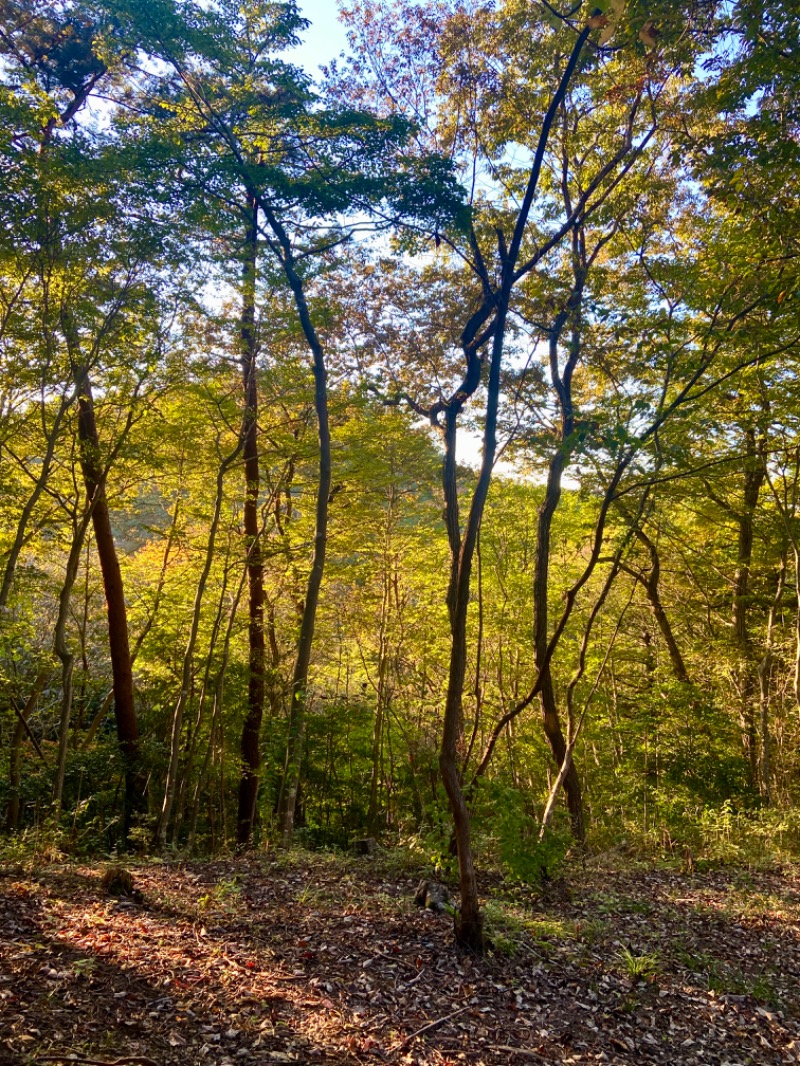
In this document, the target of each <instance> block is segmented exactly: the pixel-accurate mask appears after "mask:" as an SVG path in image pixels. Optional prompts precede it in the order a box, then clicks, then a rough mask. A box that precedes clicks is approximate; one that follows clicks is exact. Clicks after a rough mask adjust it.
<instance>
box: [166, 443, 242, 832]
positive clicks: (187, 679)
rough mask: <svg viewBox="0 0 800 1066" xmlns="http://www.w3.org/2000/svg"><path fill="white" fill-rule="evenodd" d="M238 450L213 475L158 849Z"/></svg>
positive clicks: (170, 801) (172, 795) (168, 816)
mask: <svg viewBox="0 0 800 1066" xmlns="http://www.w3.org/2000/svg"><path fill="white" fill-rule="evenodd" d="M241 449H242V435H240V437H239V440H238V441H237V444H236V447H235V448H234V450H233V451H232V452H230V453H229V454H228V455H226V456H225V458H224V459H223V460H222V462H221V463H220V465H219V469H218V471H217V480H216V494H215V497H214V513H213V515H212V517H211V525H210V527H209V531H208V542H207V544H206V557H205V560H204V562H203V569H202V571H201V573H200V579H199V581H198V583H197V590H196V592H195V597H194V606H193V609H192V621H191V625H190V628H189V639H188V640H187V642H186V650H185V652H184V655H183V669H182V671H181V690H180V693H179V695H178V701H177V703H176V704H175V710H174V712H173V715H172V732H171V740H170V754H169V766H168V768H167V780H166V783H165V785H164V802H163V804H162V807H161V815H160V817H159V820H158V825H157V827H156V833H155V839H156V842H157V843H158V844H159V845H160V846H161V847H163V846H164V844H165V843H166V840H167V832H168V830H169V824H170V819H171V817H172V808H173V804H174V802H175V791H176V788H177V784H178V768H179V765H180V753H181V735H182V732H183V716H184V712H185V710H186V706H187V704H188V702H189V696H190V692H191V685H192V678H193V677H194V652H195V647H196V645H197V635H198V633H199V631H200V619H201V617H202V612H203V599H204V597H205V593H206V585H207V584H208V575H209V574H210V573H211V567H212V566H213V563H214V548H215V547H216V543H217V530H218V529H219V520H220V515H221V514H222V500H223V495H224V491H225V474H226V472H227V471H228V470H229V469H230V467H231V465H232V464H233V463H234V462H235V460H236V458H237V456H238V455H239V452H240V451H241Z"/></svg>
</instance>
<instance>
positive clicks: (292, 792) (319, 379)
mask: <svg viewBox="0 0 800 1066" xmlns="http://www.w3.org/2000/svg"><path fill="white" fill-rule="evenodd" d="M284 267H285V269H286V273H287V278H288V279H289V283H290V285H291V287H292V292H293V294H294V298H295V304H296V306H297V309H298V314H299V317H300V323H301V325H302V327H303V332H304V334H305V337H306V341H307V342H308V346H309V348H310V350H311V354H312V359H313V372H314V410H315V413H316V416H317V432H318V436H319V475H318V479H317V501H316V527H315V530H314V553H313V558H312V562H311V571H310V573H309V575H308V584H307V586H306V597H305V601H304V603H303V611H302V618H301V621H300V637H299V639H298V643H297V658H296V660H295V666H294V672H293V675H292V689H291V703H290V708H289V736H288V740H287V745H286V761H285V770H284V778H283V789H282V800H281V805H280V808H279V811H278V820H279V827H280V833H281V841H282V843H283V846H284V847H288V846H289V845H290V844H291V842H292V835H293V833H294V818H295V806H296V804H297V793H298V788H299V785H300V768H301V764H302V758H303V742H304V737H305V728H306V712H307V706H308V670H309V665H310V662H311V649H312V646H313V643H314V629H315V626H316V619H317V607H318V605H319V593H320V588H321V586H322V578H323V574H324V571H325V554H326V549H327V544H328V511H329V503H330V494H331V431H330V421H329V416H328V374H327V370H326V367H325V353H324V351H323V348H322V345H321V343H320V341H319V338H318V336H317V333H316V330H315V328H314V325H313V322H312V319H311V313H310V311H309V308H308V304H307V302H306V298H305V292H304V291H303V284H302V281H301V279H300V278H299V276H298V275H297V274H296V272H295V271H294V268H293V266H292V263H291V260H290V261H288V263H284Z"/></svg>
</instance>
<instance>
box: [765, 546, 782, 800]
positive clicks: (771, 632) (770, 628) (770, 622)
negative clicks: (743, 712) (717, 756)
mask: <svg viewBox="0 0 800 1066" xmlns="http://www.w3.org/2000/svg"><path fill="white" fill-rule="evenodd" d="M785 585H786V553H785V552H783V553H782V554H781V565H780V568H779V570H778V576H777V579H776V584H775V595H774V597H773V600H772V603H771V604H770V609H769V617H768V619H767V639H766V641H765V646H764V657H763V659H762V660H761V663H760V664H759V667H758V685H759V691H760V712H761V713H760V733H761V738H760V739H761V744H760V749H759V760H758V784H759V791H760V792H761V796H762V798H763V800H764V802H765V803H766V804H767V805H769V804H770V803H771V802H772V780H771V779H772V765H771V763H772V760H771V737H770V730H769V710H770V706H769V705H770V698H769V697H770V680H771V676H772V664H773V648H774V644H775V623H776V621H777V617H778V611H779V610H780V606H781V600H782V599H783V590H784V587H785Z"/></svg>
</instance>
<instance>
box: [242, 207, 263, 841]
mask: <svg viewBox="0 0 800 1066" xmlns="http://www.w3.org/2000/svg"><path fill="white" fill-rule="evenodd" d="M248 210H249V212H250V221H249V223H248V227H247V238H246V243H245V257H244V266H243V277H242V320H241V330H240V339H241V351H242V386H243V391H244V416H243V422H242V438H243V444H244V477H245V498H244V533H245V541H246V545H247V584H248V597H249V617H250V622H249V628H248V641H249V653H248V667H249V676H248V686H247V714H246V715H245V720H244V724H243V726H242V741H241V755H242V773H241V778H240V780H239V808H238V814H237V819H236V843H237V845H238V847H240V848H244V847H247V845H248V844H249V843H250V841H251V839H252V834H253V823H254V820H255V811H256V800H257V798H258V784H259V775H260V771H261V721H262V717H263V714H264V696H265V692H266V673H265V670H266V664H265V655H264V564H263V561H262V554H261V533H260V529H261V524H260V522H259V516H258V506H259V492H260V470H259V454H258V378H257V374H256V371H257V355H258V341H257V337H256V323H255V300H256V276H257V265H258V260H257V256H258V205H257V204H256V202H255V200H254V199H253V198H252V197H249V198H248Z"/></svg>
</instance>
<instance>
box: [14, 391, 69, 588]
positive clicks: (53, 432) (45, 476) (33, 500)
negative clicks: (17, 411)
mask: <svg viewBox="0 0 800 1066" xmlns="http://www.w3.org/2000/svg"><path fill="white" fill-rule="evenodd" d="M73 400H74V396H67V395H64V396H62V397H61V400H60V401H59V405H58V409H57V410H56V413H55V416H54V418H53V424H52V426H51V427H50V431H49V432H48V433H47V434H46V436H45V449H44V455H43V456H42V457H41V465H40V467H39V473H38V475H37V477H36V480H35V482H34V486H33V491H32V492H31V494H30V496H29V497H28V499H27V500H26V502H25V506H24V507H23V508H22V514H21V515H20V517H19V521H18V522H17V529H16V532H15V533H14V539H13V541H12V542H11V547H10V548H9V550H8V558H7V559H6V565H5V569H4V570H3V584H2V587H0V608H3V607H5V606H6V605H7V604H8V597H9V594H10V592H11V585H12V583H13V580H14V571H15V570H16V566H17V561H18V560H19V555H20V552H21V551H22V548H23V545H24V544H25V538H26V536H27V532H28V525H29V523H30V520H31V516H32V515H33V512H34V510H35V509H36V504H37V503H38V502H39V499H40V497H41V495H42V493H43V492H44V490H45V487H46V485H47V482H48V480H49V478H50V470H51V469H52V466H53V457H54V455H55V449H56V442H57V440H58V435H59V432H60V430H61V424H62V422H63V420H64V415H65V414H66V412H67V410H68V409H69V407H70V405H71V404H72V402H73ZM42 406H43V407H44V400H43V401H42ZM43 418H44V415H43Z"/></svg>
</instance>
